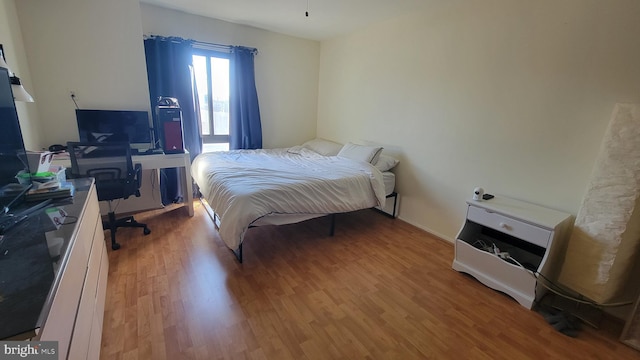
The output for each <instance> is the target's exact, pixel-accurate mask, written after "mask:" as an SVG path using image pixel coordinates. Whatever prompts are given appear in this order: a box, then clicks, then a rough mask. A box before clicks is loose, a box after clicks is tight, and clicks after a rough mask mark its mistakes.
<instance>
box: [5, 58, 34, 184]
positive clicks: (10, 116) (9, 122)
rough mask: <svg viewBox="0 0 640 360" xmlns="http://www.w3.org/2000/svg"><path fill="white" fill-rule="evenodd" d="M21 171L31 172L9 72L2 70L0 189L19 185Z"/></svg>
mask: <svg viewBox="0 0 640 360" xmlns="http://www.w3.org/2000/svg"><path fill="white" fill-rule="evenodd" d="M21 170H25V171H26V172H29V165H28V164H27V158H26V154H25V150H24V143H23V142H22V131H21V130H20V122H19V120H18V112H17V111H16V106H15V103H14V100H13V92H12V90H11V82H10V80H9V71H8V70H7V69H5V68H0V188H2V187H3V186H4V185H6V184H10V183H17V182H18V180H17V179H16V175H17V174H18V172H20V171H21Z"/></svg>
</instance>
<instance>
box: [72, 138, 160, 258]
mask: <svg viewBox="0 0 640 360" xmlns="http://www.w3.org/2000/svg"><path fill="white" fill-rule="evenodd" d="M67 150H68V151H69V155H70V156H71V174H72V175H73V176H74V177H87V176H89V177H93V178H94V179H95V183H96V190H97V192H98V200H99V201H105V200H106V201H107V202H108V203H109V214H108V216H109V220H108V221H103V222H102V227H103V228H104V229H109V230H111V248H112V249H113V250H118V249H119V248H120V244H118V243H117V242H116V230H117V229H118V228H119V227H141V228H143V229H144V230H143V233H144V234H145V235H149V234H150V233H151V230H149V228H148V227H147V225H146V224H142V223H139V222H137V221H135V220H134V218H133V216H127V217H124V218H121V219H116V215H115V210H114V209H113V208H112V202H113V200H118V199H127V198H129V196H131V195H135V196H136V197H140V185H141V173H142V167H141V166H140V164H136V166H135V168H134V166H133V161H132V160H131V147H130V145H129V143H128V142H113V143H86V142H68V143H67Z"/></svg>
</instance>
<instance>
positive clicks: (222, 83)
mask: <svg viewBox="0 0 640 360" xmlns="http://www.w3.org/2000/svg"><path fill="white" fill-rule="evenodd" d="M193 69H194V72H195V78H196V88H197V89H198V101H199V103H200V121H201V134H200V135H201V136H202V142H203V144H202V152H210V151H218V150H229V56H228V54H225V53H220V52H216V51H211V50H201V49H196V50H195V51H194V53H193Z"/></svg>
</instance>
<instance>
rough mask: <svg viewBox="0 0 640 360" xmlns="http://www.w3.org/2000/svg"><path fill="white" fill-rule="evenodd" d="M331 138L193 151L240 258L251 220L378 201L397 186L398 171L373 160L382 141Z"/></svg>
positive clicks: (197, 172)
mask: <svg viewBox="0 0 640 360" xmlns="http://www.w3.org/2000/svg"><path fill="white" fill-rule="evenodd" d="M330 143H331V142H327V141H326V140H316V141H315V142H312V144H311V145H313V144H315V145H318V144H321V145H322V146H316V147H313V146H310V145H309V142H307V143H305V144H303V145H302V146H295V147H291V148H283V149H259V150H232V151H228V152H212V153H204V154H200V155H198V156H197V157H196V158H195V159H194V161H193V164H192V165H191V174H192V176H193V179H194V180H195V182H196V184H197V185H198V187H199V189H200V192H201V193H202V195H203V197H204V198H205V199H206V200H207V202H208V204H209V206H210V207H211V209H212V210H213V211H214V212H215V216H216V217H217V219H218V222H217V225H218V232H219V234H220V238H221V239H222V241H223V242H224V243H225V244H226V246H227V247H228V248H229V249H231V250H232V251H233V252H234V254H235V255H236V257H237V258H238V260H239V261H240V262H242V242H243V239H244V235H245V233H246V231H247V229H249V228H250V227H254V226H262V225H282V224H290V223H296V222H300V221H304V220H308V219H311V218H315V217H320V216H326V215H332V214H336V213H344V212H350V211H355V210H361V209H367V208H374V207H379V208H380V207H383V206H384V205H385V202H386V198H387V196H389V195H390V194H395V193H394V192H393V189H394V187H395V175H394V174H393V173H391V172H389V171H384V172H382V171H380V170H381V169H383V170H385V168H378V167H376V166H375V165H373V164H376V163H377V162H379V160H380V157H381V154H380V153H381V151H382V148H381V147H375V146H364V145H356V144H351V143H348V144H345V145H344V146H341V145H338V144H336V145H331V146H329V145H330ZM334 144H335V143H334ZM339 146H341V147H339ZM327 148H331V149H330V150H327ZM338 149H339V150H338ZM334 155H335V156H334ZM383 159H384V160H388V157H383ZM394 161H395V164H397V160H395V159H394ZM394 166H395V165H394ZM214 220H215V219H214ZM331 232H333V219H332V230H331Z"/></svg>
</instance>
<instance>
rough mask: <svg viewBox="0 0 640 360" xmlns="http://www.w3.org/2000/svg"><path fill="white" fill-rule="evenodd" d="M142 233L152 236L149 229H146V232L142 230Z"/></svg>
mask: <svg viewBox="0 0 640 360" xmlns="http://www.w3.org/2000/svg"><path fill="white" fill-rule="evenodd" d="M142 233H143V234H145V235H149V234H151V230H149V228H148V227H145V228H144V230H142Z"/></svg>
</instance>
